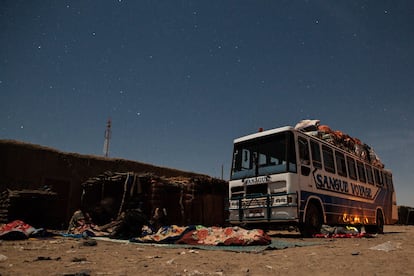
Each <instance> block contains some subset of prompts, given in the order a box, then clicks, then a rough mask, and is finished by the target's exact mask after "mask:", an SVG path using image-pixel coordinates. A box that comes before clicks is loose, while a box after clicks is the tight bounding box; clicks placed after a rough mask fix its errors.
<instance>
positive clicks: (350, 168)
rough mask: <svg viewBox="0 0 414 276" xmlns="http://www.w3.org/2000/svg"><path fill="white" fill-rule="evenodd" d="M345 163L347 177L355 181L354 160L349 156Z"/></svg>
mask: <svg viewBox="0 0 414 276" xmlns="http://www.w3.org/2000/svg"><path fill="white" fill-rule="evenodd" d="M346 161H347V163H348V174H349V177H350V178H351V179H353V180H356V179H357V175H356V169H355V160H354V159H353V158H351V157H349V156H347V157H346Z"/></svg>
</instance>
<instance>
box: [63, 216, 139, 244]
mask: <svg viewBox="0 0 414 276" xmlns="http://www.w3.org/2000/svg"><path fill="white" fill-rule="evenodd" d="M146 224H147V219H146V218H145V215H144V214H143V213H142V212H141V210H139V209H130V210H127V211H126V212H122V213H121V214H120V216H119V217H118V218H117V219H116V220H113V221H111V222H110V223H108V224H105V225H101V226H98V225H96V224H94V223H93V221H92V219H91V217H90V216H89V214H88V213H87V212H83V211H82V210H77V211H76V212H75V213H74V214H73V216H72V218H71V220H70V222H69V227H68V230H67V233H66V234H65V235H64V236H71V237H105V236H106V237H111V238H116V239H130V238H131V237H136V236H140V235H141V231H142V229H143V227H144V225H146Z"/></svg>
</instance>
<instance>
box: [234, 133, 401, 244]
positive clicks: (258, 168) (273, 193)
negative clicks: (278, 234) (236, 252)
mask: <svg viewBox="0 0 414 276" xmlns="http://www.w3.org/2000/svg"><path fill="white" fill-rule="evenodd" d="M319 134H320V133H319ZM348 137H349V136H348ZM328 140H329V139H328ZM364 152H365V151H364ZM365 153H367V152H365ZM397 219H398V213H397V205H396V195H395V191H394V186H393V182H392V174H391V172H390V171H389V170H386V169H384V168H383V166H382V164H378V162H373V160H370V158H369V157H367V155H366V154H361V153H359V154H357V153H355V152H354V151H353V150H349V148H346V147H343V146H341V145H338V144H333V143H332V142H328V141H326V140H324V139H322V138H321V136H320V135H318V134H315V132H313V133H312V135H311V134H310V133H309V132H304V131H301V130H298V129H295V128H293V127H289V126H287V127H282V128H277V129H271V130H267V131H259V132H258V133H254V134H251V135H247V136H244V137H241V138H238V139H235V140H234V150H233V162H232V170H231V178H230V182H229V222H230V223H231V224H233V225H243V226H246V227H262V228H265V229H272V228H274V227H280V226H281V225H284V226H286V225H293V226H297V227H298V228H299V230H300V232H301V234H302V235H303V236H305V237H311V236H313V235H314V234H316V233H319V232H320V229H321V226H322V224H327V225H332V226H333V225H355V226H357V227H361V226H364V227H365V230H366V232H367V233H374V232H377V233H382V232H383V227H384V224H392V223H395V222H396V221H397Z"/></svg>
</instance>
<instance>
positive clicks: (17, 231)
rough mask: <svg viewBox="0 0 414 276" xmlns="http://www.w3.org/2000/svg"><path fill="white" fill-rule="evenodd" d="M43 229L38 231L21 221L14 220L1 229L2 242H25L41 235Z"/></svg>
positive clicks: (0, 238)
mask: <svg viewBox="0 0 414 276" xmlns="http://www.w3.org/2000/svg"><path fill="white" fill-rule="evenodd" d="M42 231H44V230H43V228H39V229H36V228H34V227H33V226H31V225H29V224H27V223H25V222H24V221H21V220H14V221H12V222H10V223H7V224H4V225H2V226H1V227H0V240H24V239H27V238H29V237H32V236H36V235H39V234H40V233H41V232H42Z"/></svg>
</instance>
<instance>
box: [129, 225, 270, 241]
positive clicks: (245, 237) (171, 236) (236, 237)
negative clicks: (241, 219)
mask: <svg viewBox="0 0 414 276" xmlns="http://www.w3.org/2000/svg"><path fill="white" fill-rule="evenodd" d="M131 241H133V242H142V243H147V242H156V243H175V244H189V245H210V246H217V245H242V246H245V245H268V244H270V243H271V238H270V237H269V236H268V235H267V234H266V233H265V232H264V231H263V230H261V229H253V230H246V229H243V228H240V227H238V226H235V227H225V228H222V227H205V226H202V225H191V226H184V227H179V226H177V225H171V226H163V227H161V228H160V229H159V230H158V231H157V232H156V233H155V234H150V235H146V236H142V237H140V238H134V239H131Z"/></svg>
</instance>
